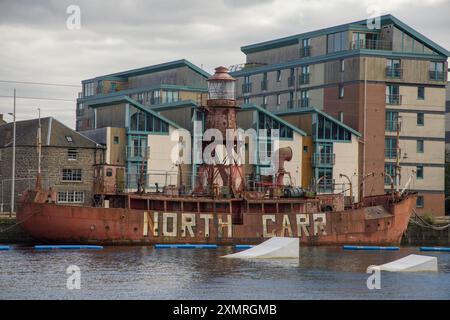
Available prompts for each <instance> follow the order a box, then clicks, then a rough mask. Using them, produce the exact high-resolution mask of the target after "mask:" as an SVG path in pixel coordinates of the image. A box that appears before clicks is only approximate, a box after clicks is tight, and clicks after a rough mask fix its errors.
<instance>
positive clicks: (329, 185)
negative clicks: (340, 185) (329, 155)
mask: <svg viewBox="0 0 450 320" xmlns="http://www.w3.org/2000/svg"><path fill="white" fill-rule="evenodd" d="M315 179H316V181H317V180H319V179H320V181H319V183H318V184H317V191H318V192H322V193H323V192H327V193H328V192H330V193H331V192H333V189H334V181H333V168H323V167H322V168H316V176H315Z"/></svg>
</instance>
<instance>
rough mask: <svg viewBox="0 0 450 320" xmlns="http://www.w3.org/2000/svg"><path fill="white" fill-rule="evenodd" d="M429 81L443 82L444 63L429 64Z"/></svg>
mask: <svg viewBox="0 0 450 320" xmlns="http://www.w3.org/2000/svg"><path fill="white" fill-rule="evenodd" d="M429 73H430V80H437V81H445V80H446V79H445V72H444V63H443V62H434V61H431V62H430V72H429Z"/></svg>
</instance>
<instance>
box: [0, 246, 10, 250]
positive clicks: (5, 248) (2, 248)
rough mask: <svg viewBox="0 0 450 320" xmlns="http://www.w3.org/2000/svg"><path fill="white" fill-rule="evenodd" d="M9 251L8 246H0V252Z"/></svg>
mask: <svg viewBox="0 0 450 320" xmlns="http://www.w3.org/2000/svg"><path fill="white" fill-rule="evenodd" d="M9 249H11V248H10V247H9V246H0V251H7V250H9Z"/></svg>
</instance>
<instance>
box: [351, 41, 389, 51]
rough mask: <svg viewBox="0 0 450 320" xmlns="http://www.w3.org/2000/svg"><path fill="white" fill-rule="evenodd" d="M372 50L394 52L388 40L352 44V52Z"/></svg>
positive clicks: (353, 42)
mask: <svg viewBox="0 0 450 320" xmlns="http://www.w3.org/2000/svg"><path fill="white" fill-rule="evenodd" d="M357 49H370V50H388V51H392V42H390V41H386V40H355V41H352V42H351V44H350V50H357Z"/></svg>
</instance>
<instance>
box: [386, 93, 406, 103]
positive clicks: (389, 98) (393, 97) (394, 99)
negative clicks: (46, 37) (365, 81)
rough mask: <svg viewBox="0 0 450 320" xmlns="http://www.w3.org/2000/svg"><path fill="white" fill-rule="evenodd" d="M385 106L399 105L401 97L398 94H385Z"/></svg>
mask: <svg viewBox="0 0 450 320" xmlns="http://www.w3.org/2000/svg"><path fill="white" fill-rule="evenodd" d="M386 104H392V105H400V104H402V96H401V95H399V94H387V95H386Z"/></svg>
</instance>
